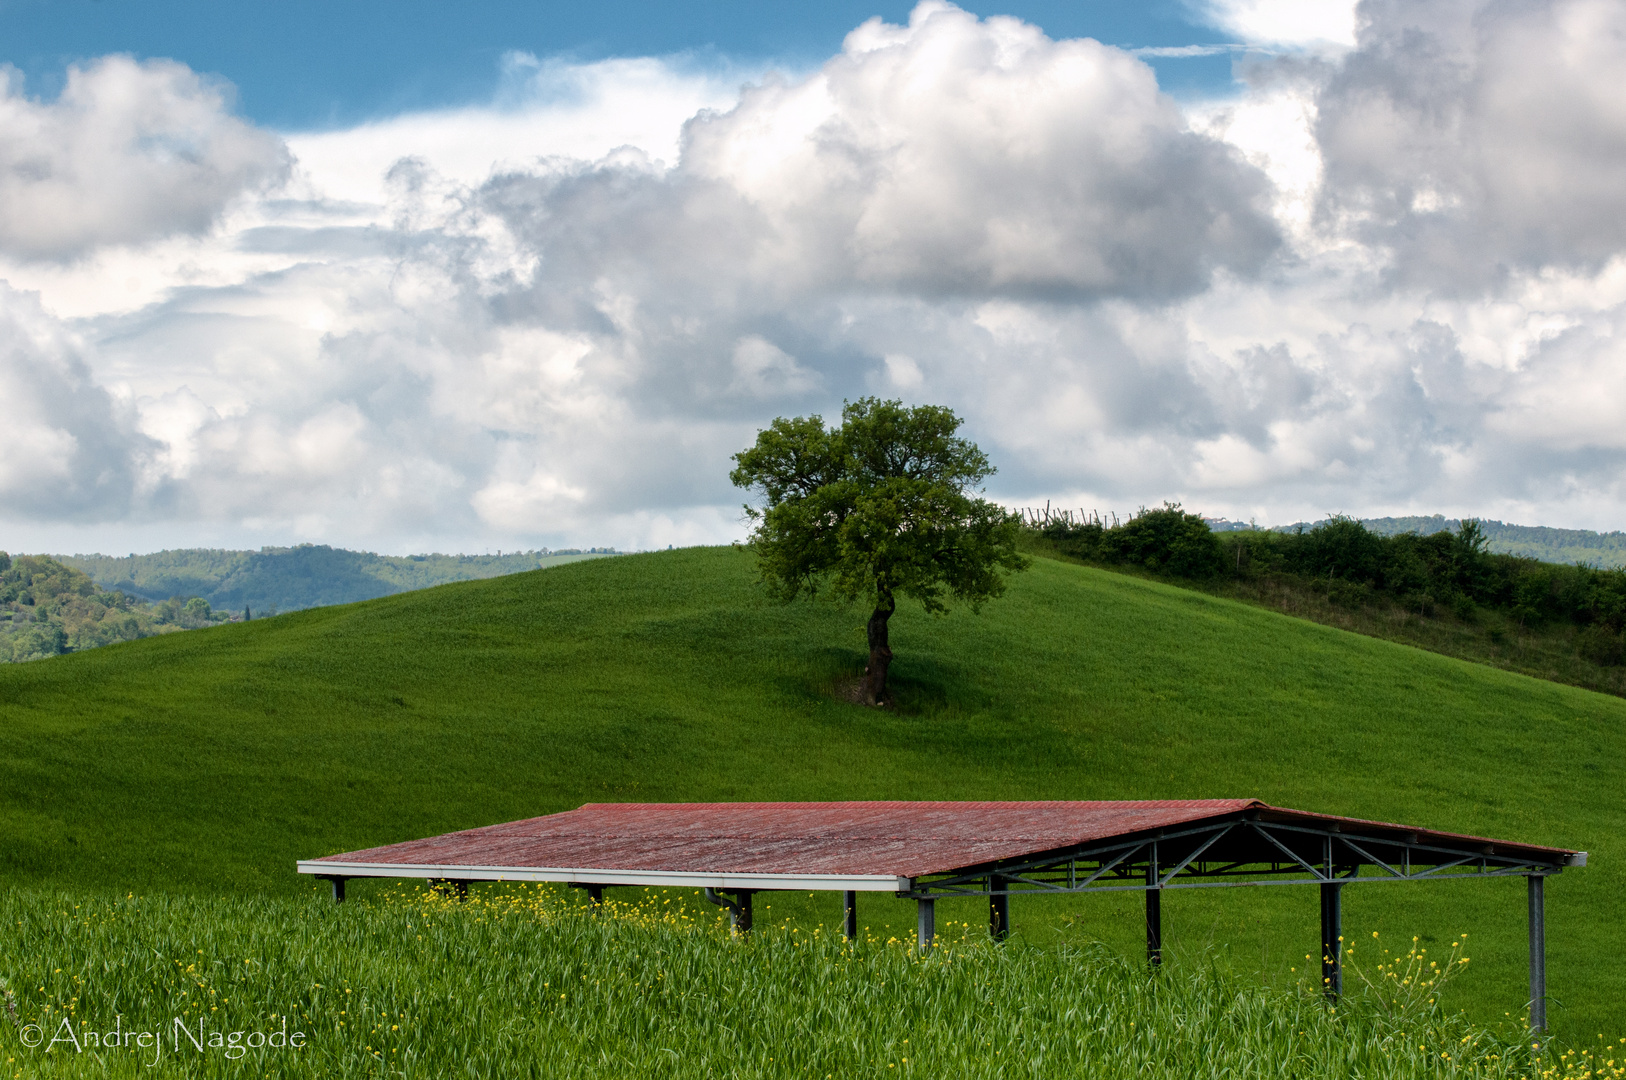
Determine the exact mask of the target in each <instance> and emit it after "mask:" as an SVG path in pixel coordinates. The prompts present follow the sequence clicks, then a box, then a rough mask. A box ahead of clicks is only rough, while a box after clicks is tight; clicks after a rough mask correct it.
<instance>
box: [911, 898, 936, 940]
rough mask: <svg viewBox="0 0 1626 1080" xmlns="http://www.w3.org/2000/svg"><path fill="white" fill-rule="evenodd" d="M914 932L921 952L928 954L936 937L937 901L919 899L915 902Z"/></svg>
mask: <svg viewBox="0 0 1626 1080" xmlns="http://www.w3.org/2000/svg"><path fill="white" fill-rule="evenodd" d="M915 930H916V938H917V940H918V941H919V942H920V949H921V951H922V952H930V951H931V948H932V941H933V940H934V939H936V937H937V901H936V900H933V899H931V898H930V897H924V896H923V897H921V898H920V899H919V900H916V901H915Z"/></svg>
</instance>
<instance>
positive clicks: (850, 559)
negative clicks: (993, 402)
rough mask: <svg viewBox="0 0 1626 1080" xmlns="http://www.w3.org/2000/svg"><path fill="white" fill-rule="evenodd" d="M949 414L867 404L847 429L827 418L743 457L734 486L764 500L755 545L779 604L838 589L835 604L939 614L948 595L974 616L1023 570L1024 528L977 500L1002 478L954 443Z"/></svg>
mask: <svg viewBox="0 0 1626 1080" xmlns="http://www.w3.org/2000/svg"><path fill="white" fill-rule="evenodd" d="M960 423H961V421H960V419H959V418H958V417H957V416H955V415H954V413H953V412H952V411H951V410H949V409H945V408H941V407H938V406H934V405H921V406H917V407H915V408H905V407H904V406H903V404H902V403H901V402H897V401H880V400H877V399H875V398H862V399H860V400H858V401H854V402H849V403H848V404H847V405H846V407H845V408H844V409H843V410H842V423H841V426H840V427H838V428H832V429H829V430H826V428H825V426H824V420H823V418H822V417H818V416H808V417H797V418H795V419H793V420H786V419H784V418H780V419H778V420H775V421H774V422H773V424H772V425H771V426H769V427H768V428H767V429H766V430H765V431H762V432H760V433H759V434H758V436H757V441H756V445H754V446H753V447H751V448H750V449H749V450H744V451H741V452H740V453H738V454H736V455H734V460H735V462H736V465H737V467H736V468H735V469H734V471H733V472H732V473H731V474H730V479H732V480H733V482H734V484H735V486H737V487H742V488H751V489H755V490H757V491H759V492H760V493H761V494H762V496H763V498H764V499H765V501H766V506H765V507H763V508H762V509H758V508H755V507H751V506H747V507H746V513H747V514H749V515H750V517H751V519H752V520H754V521H756V522H757V527H756V530H755V531H754V532H753V533H752V536H751V542H752V545H753V547H754V548H755V549H756V552H757V558H758V567H759V569H760V571H761V575H762V580H763V581H764V582H765V583H766V584H767V585H768V587H769V589H770V591H771V592H772V593H773V595H775V596H776V597H778V598H780V599H783V600H791V599H794V598H795V597H796V596H797V595H799V594H800V593H802V592H804V591H805V592H807V593H809V594H813V593H816V592H818V591H819V590H820V588H821V587H828V589H829V591H830V592H832V593H833V594H834V595H835V596H837V597H839V598H841V599H846V600H860V601H863V602H865V603H867V604H868V605H870V606H872V607H876V608H880V609H890V608H891V606H892V604H893V603H894V598H896V597H909V598H910V599H913V600H917V601H919V602H920V603H921V605H922V606H923V607H924V608H925V609H926V610H927V611H930V612H934V613H941V612H943V611H945V610H946V609H947V605H946V603H945V595H947V596H949V597H952V598H953V599H956V600H960V601H964V602H968V603H970V604H971V605H972V607H973V608H975V607H977V606H979V605H980V604H981V603H982V602H983V601H985V600H989V599H991V598H993V597H996V596H999V595H1000V594H1001V593H1002V592H1004V590H1005V580H1004V577H1003V575H1002V574H1001V573H1000V571H1001V570H1004V571H1007V572H1009V571H1015V570H1020V569H1022V568H1023V567H1024V566H1025V560H1024V559H1023V558H1022V556H1020V555H1019V554H1017V551H1016V538H1017V535H1018V532H1019V525H1018V523H1017V521H1016V518H1015V517H1014V516H1013V515H1011V514H1009V513H1008V512H1006V511H1005V510H1003V509H1002V508H1000V507H998V506H996V505H994V504H993V503H990V502H988V501H987V500H985V499H978V498H973V497H972V496H971V495H969V494H968V492H969V491H971V490H974V489H976V488H977V486H978V485H979V484H981V483H982V481H983V480H985V479H986V478H987V477H989V476H991V475H993V472H994V468H993V466H992V465H990V464H989V463H988V458H987V456H986V455H985V454H983V452H982V451H981V450H978V449H977V447H976V446H975V445H974V444H973V443H971V442H969V441H967V440H966V439H963V438H960V437H959V436H957V435H956V434H955V432H957V431H958V430H959V428H960Z"/></svg>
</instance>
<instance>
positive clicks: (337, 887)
mask: <svg viewBox="0 0 1626 1080" xmlns="http://www.w3.org/2000/svg"><path fill="white" fill-rule="evenodd" d="M328 881H329V882H330V883H331V884H332V885H333V902H334V903H335V904H342V903H344V878H342V877H332V878H328Z"/></svg>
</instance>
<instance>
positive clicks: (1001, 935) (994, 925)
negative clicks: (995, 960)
mask: <svg viewBox="0 0 1626 1080" xmlns="http://www.w3.org/2000/svg"><path fill="white" fill-rule="evenodd" d="M1007 888H1009V883H1008V882H1007V881H1006V880H1005V879H1004V878H1002V877H1000V876H999V875H998V874H994V875H993V876H991V877H990V878H989V879H988V933H989V934H990V935H992V936H993V939H994V940H995V941H1004V940H1005V939H1006V938H1008V937H1010V936H1011V894H1010V893H1009V892H1002V891H1001V890H1003V889H1007Z"/></svg>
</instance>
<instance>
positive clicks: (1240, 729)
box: [0, 549, 1626, 1038]
mask: <svg viewBox="0 0 1626 1080" xmlns="http://www.w3.org/2000/svg"><path fill="white" fill-rule="evenodd" d="M752 578H753V575H752V561H751V557H750V556H749V555H748V554H747V553H745V552H743V551H739V550H731V549H697V550H687V551H679V552H664V553H658V554H651V555H637V556H627V557H623V558H617V559H603V560H597V561H593V562H590V563H584V564H581V565H574V566H566V567H559V568H556V569H552V570H549V571H548V572H546V573H529V574H519V575H514V576H511V577H505V578H498V579H493V580H487V581H478V582H468V583H463V584H457V585H448V586H444V587H441V588H437V589H432V590H428V591H424V592H417V593H411V594H407V595H403V596H395V597H389V598H386V599H382V600H375V601H370V602H367V603H361V604H354V605H350V606H346V607H336V608H320V609H314V610H310V611H303V612H298V613H295V614H290V615H284V616H279V617H277V618H274V619H266V620H262V621H255V622H250V623H240V624H232V625H228V626H222V627H218V628H214V629H208V630H201V631H195V632H192V633H188V634H181V635H173V636H170V637H167V638H162V639H149V640H144V641H136V642H131V643H128V644H122V645H114V646H110V647H107V648H103V649H98V650H96V651H94V652H90V653H84V654H76V655H72V656H66V657H61V658H56V659H51V660H47V661H44V662H40V663H35V664H29V665H14V666H8V667H5V668H0V873H3V875H4V878H5V880H7V881H9V882H13V883H18V884H22V885H25V886H33V887H45V888H51V887H71V888H77V889H90V890H97V889H101V890H108V891H111V890H118V891H119V892H120V893H123V892H125V891H132V890H133V891H135V892H137V893H140V892H143V891H146V892H152V891H162V890H176V891H190V892H205V893H206V892H244V891H248V892H265V893H283V894H298V893H302V892H306V891H308V890H309V889H310V888H311V885H310V883H309V882H307V881H305V880H302V879H299V878H297V877H296V876H295V875H294V874H293V872H292V870H293V862H294V860H295V859H296V858H299V857H308V856H313V855H320V854H327V853H331V852H336V851H342V850H348V849H354V848H359V847H364V846H368V845H373V844H382V843H388V842H393V841H397V840H404V839H408V838H411V837H417V836H423V835H428V834H433V833H438V832H442V831H446V830H450V829H457V828H465V827H469V826H474V825H481V824H487V823H491V822H495V821H502V820H508V819H512V818H518V817H524V816H529V815H535V814H542V813H549V812H553V811H557V810H563V809H567V808H570V807H574V806H576V805H579V804H580V803H582V802H585V801H593V800H598V801H603V800H701V799H705V800H729V799H866V798H906V799H907V798H930V799H1047V798H1055V799H1070V798H1083V799H1097V798H1186V797H1190V798H1195V797H1223V796H1255V797H1259V798H1263V799H1267V800H1270V801H1272V802H1276V803H1280V804H1284V805H1288V806H1295V807H1301V808H1305V809H1311V810H1324V811H1330V812H1336V813H1342V814H1351V815H1356V816H1363V817H1375V818H1382V819H1391V820H1402V821H1408V822H1415V823H1417V824H1423V825H1430V826H1435V827H1439V828H1446V829H1460V830H1464V831H1472V832H1477V833H1482V834H1488V835H1492V836H1499V837H1506V838H1509V839H1521V840H1528V841H1533V842H1539V843H1552V844H1560V845H1564V846H1574V847H1580V848H1585V849H1588V850H1590V851H1591V852H1592V853H1593V865H1592V866H1590V867H1588V868H1586V869H1584V870H1578V871H1569V872H1566V873H1565V874H1563V875H1561V876H1560V877H1559V878H1557V879H1555V880H1554V881H1553V882H1551V883H1550V885H1549V891H1548V898H1549V899H1548V906H1549V914H1548V920H1549V942H1550V948H1549V960H1548V965H1549V979H1550V985H1551V988H1552V992H1553V994H1554V995H1555V996H1556V998H1557V999H1558V1002H1559V1003H1558V1004H1557V1005H1555V1006H1554V1007H1553V1009H1552V1016H1553V1022H1554V1024H1555V1027H1556V1028H1557V1029H1558V1030H1560V1031H1561V1032H1568V1033H1570V1034H1578V1033H1583V1032H1584V1033H1586V1037H1588V1038H1591V1036H1592V1033H1594V1032H1605V1033H1607V1034H1609V1036H1610V1037H1611V1038H1613V1037H1614V1036H1615V1035H1618V1034H1621V1032H1619V1031H1616V1030H1614V1029H1616V1028H1619V1027H1621V1026H1622V1014H1621V1007H1620V1005H1619V1000H1620V999H1619V993H1618V985H1619V975H1618V968H1617V965H1616V964H1615V962H1614V960H1613V957H1615V956H1616V955H1618V953H1619V952H1620V950H1621V947H1622V946H1623V945H1626V919H1623V916H1626V843H1623V842H1622V839H1621V836H1622V829H1621V826H1622V812H1621V811H1622V805H1621V803H1622V796H1621V792H1622V791H1623V790H1626V775H1623V773H1626V753H1623V751H1626V724H1623V721H1626V701H1622V700H1620V699H1617V698H1612V697H1606V696H1603V695H1598V694H1593V693H1589V692H1586V691H1582V690H1578V689H1575V688H1572V687H1567V686H1562V685H1557V684H1553V683H1547V682H1541V681H1537V680H1534V679H1529V678H1526V677H1522V676H1518V675H1514V674H1510V673H1507V672H1502V671H1497V670H1494V669H1490V668H1486V667H1480V666H1476V665H1472V664H1468V663H1464V662H1461V661H1457V660H1453V659H1450V658H1447V657H1442V656H1438V655H1434V654H1430V653H1426V652H1422V651H1419V650H1415V649H1411V648H1408V647H1405V646H1400V645H1396V644H1393V643H1390V642H1385V641H1381V640H1375V639H1372V638H1366V637H1360V636H1356V635H1353V634H1349V633H1345V632H1341V631H1338V630H1334V629H1330V628H1327V627H1322V626H1317V625H1313V624H1309V623H1305V622H1302V621H1299V620H1295V619H1290V618H1286V617H1283V616H1281V615H1277V614H1274V613H1271V612H1268V611H1263V610H1260V609H1257V608H1253V607H1247V606H1244V605H1241V604H1237V603H1234V602H1230V601H1226V600H1223V599H1218V598H1214V597H1209V596H1204V595H1200V594H1196V593H1192V592H1187V591H1183V590H1180V589H1177V588H1173V587H1170V586H1166V585H1161V584H1158V583H1155V582H1148V581H1144V580H1139V579H1135V578H1130V577H1124V576H1119V575H1115V574H1111V573H1107V572H1104V571H1099V570H1094V569H1090V568H1087V567H1080V566H1072V565H1064V564H1062V563H1058V562H1054V561H1050V560H1043V559H1041V560H1037V561H1036V563H1035V566H1034V568H1033V570H1032V571H1031V572H1029V573H1028V574H1026V575H1022V576H1020V577H1018V578H1017V579H1015V580H1014V581H1013V583H1012V588H1011V591H1010V594H1009V595H1008V596H1007V597H1006V598H1005V599H1003V600H1001V601H999V602H997V603H995V604H993V605H991V606H990V607H989V608H988V609H987V610H986V611H985V612H984V614H983V615H981V616H973V615H970V614H968V613H962V614H956V615H953V616H951V617H949V618H946V619H940V620H934V619H931V618H929V617H927V616H925V615H923V614H921V613H920V612H919V611H918V609H910V608H904V609H902V610H900V612H899V615H898V617H896V618H895V619H894V620H893V646H894V648H895V650H896V652H897V660H896V662H895V664H894V667H893V672H894V675H895V679H896V681H895V689H896V691H897V693H898V696H899V699H900V703H901V706H902V707H901V708H900V709H899V710H898V711H896V712H892V713H883V712H876V711H872V710H866V709H862V708H859V707H856V706H852V705H848V704H845V703H843V702H842V701H841V700H839V696H838V695H837V694H836V693H835V689H836V687H837V686H838V684H839V683H840V682H841V681H842V680H843V679H845V678H848V677H850V676H851V675H852V674H853V673H854V672H856V670H857V668H858V666H859V665H860V664H861V662H862V651H861V650H862V646H863V630H862V614H861V613H858V612H855V611H851V610H844V609H840V608H833V607H825V606H812V605H801V606H794V607H788V608H787V607H781V606H777V605H773V604H770V603H768V602H766V601H765V600H764V599H763V598H762V597H761V596H760V594H759V592H758V591H757V590H756V588H755V587H754V586H753V584H752ZM367 888H368V887H367V886H360V887H356V888H355V890H354V891H355V893H356V894H357V895H360V896H365V895H366V890H367ZM764 900H765V901H768V900H771V904H772V906H771V908H770V909H769V912H770V917H771V918H773V919H776V920H777V919H778V918H780V917H782V916H783V917H791V918H795V919H805V920H809V921H812V922H817V921H827V922H833V921H834V919H835V917H836V911H837V903H838V901H837V900H836V899H834V898H831V897H824V896H821V897H819V898H817V899H813V900H810V899H808V898H807V897H806V896H805V895H798V896H789V895H783V896H780V897H777V898H769V897H765V898H764ZM955 903H961V904H963V905H964V906H963V910H962V909H961V908H960V907H956V906H955ZM955 903H951V902H944V904H943V909H944V910H943V913H942V914H941V915H940V918H948V919H958V918H965V919H968V920H976V919H982V918H985V917H986V914H985V911H980V910H979V909H978V908H977V906H976V905H975V904H974V903H973V902H970V901H966V902H955ZM869 904H870V906H869V907H867V908H866V909H865V911H864V922H865V923H866V924H870V923H874V924H875V925H877V927H880V926H882V925H886V924H888V923H890V924H891V925H893V926H895V927H897V928H899V929H901V928H902V927H904V926H906V925H912V912H911V910H910V908H909V907H908V906H906V905H904V904H903V903H901V902H896V901H891V900H876V901H873V902H869ZM826 909H828V910H826ZM1014 909H1015V910H1013V920H1014V922H1015V923H1016V927H1017V930H1018V932H1019V933H1020V934H1022V935H1023V936H1025V937H1027V938H1028V939H1030V940H1032V941H1036V942H1039V943H1044V942H1047V941H1055V940H1059V939H1060V938H1062V937H1065V938H1069V939H1073V940H1076V939H1078V938H1080V937H1093V938H1099V939H1101V940H1103V941H1105V942H1107V943H1108V944H1109V945H1111V946H1113V947H1115V948H1118V949H1121V950H1122V951H1124V952H1126V953H1131V954H1133V953H1134V952H1135V951H1136V950H1137V949H1138V947H1139V946H1138V940H1139V939H1138V935H1139V934H1140V932H1141V931H1140V924H1139V922H1138V919H1139V908H1138V896H1113V897H1100V896H1097V897H1084V898H1062V899H1047V900H1043V901H1041V900H1026V901H1021V902H1018V903H1017V904H1016V905H1014ZM1316 910H1317V899H1316V895H1315V890H1313V889H1306V888H1297V889H1237V890H1199V891H1194V892H1185V893H1178V894H1171V896H1170V897H1169V898H1168V899H1167V900H1166V901H1165V904H1164V913H1165V924H1166V934H1167V937H1168V940H1169V942H1170V944H1171V946H1172V947H1173V949H1174V951H1175V954H1176V959H1177V960H1178V959H1179V958H1181V957H1182V956H1183V957H1185V958H1186V959H1188V960H1189V958H1190V957H1192V956H1193V955H1197V954H1201V953H1203V952H1204V951H1205V950H1210V949H1212V950H1213V952H1214V954H1215V956H1216V957H1218V958H1219V959H1220V960H1221V961H1222V962H1224V963H1226V964H1230V965H1233V966H1236V967H1239V968H1242V969H1244V970H1247V971H1249V972H1263V973H1264V976H1265V977H1266V978H1267V979H1270V980H1278V981H1280V980H1291V979H1300V978H1304V977H1305V969H1306V967H1307V965H1306V964H1305V962H1304V960H1303V959H1301V958H1302V957H1303V955H1304V954H1305V953H1306V952H1308V951H1310V949H1311V948H1312V947H1313V944H1314V942H1315V940H1316V933H1317V923H1316ZM1346 924H1347V932H1348V933H1350V934H1351V935H1359V936H1362V937H1365V936H1369V933H1370V931H1373V930H1380V931H1382V932H1383V934H1384V939H1385V940H1390V939H1393V938H1395V937H1403V938H1404V939H1406V940H1409V939H1410V937H1411V935H1413V934H1417V935H1419V936H1421V937H1422V938H1423V939H1424V941H1425V942H1427V941H1430V940H1433V939H1435V938H1438V939H1441V940H1442V941H1443V940H1444V939H1446V938H1449V937H1455V935H1456V934H1458V933H1461V932H1468V933H1470V934H1471V938H1470V954H1471V955H1472V956H1473V957H1474V963H1473V965H1472V966H1471V968H1470V969H1469V973H1468V974H1467V975H1466V976H1465V977H1464V978H1463V979H1462V981H1461V983H1460V984H1459V986H1458V987H1457V989H1456V993H1457V995H1458V1000H1460V1002H1461V1003H1462V1004H1465V1005H1466V1006H1468V1007H1469V1008H1470V1009H1471V1010H1472V1011H1473V1012H1474V1013H1475V1014H1476V1015H1479V1016H1482V1017H1486V1018H1491V1019H1500V1018H1501V1017H1502V1015H1503V1014H1504V1012H1511V1013H1513V1014H1514V1015H1517V1013H1518V1010H1519V1009H1520V1007H1521V1005H1522V1003H1523V998H1524V991H1523V987H1524V963H1525V953H1524V944H1523V934H1524V911H1523V882H1521V881H1518V880H1516V879H1514V880H1507V881H1493V882H1451V883H1445V882H1442V883H1439V884H1432V885H1417V886H1400V887H1397V888H1390V889H1379V888H1375V887H1373V888H1364V887H1363V888H1361V889H1351V890H1350V891H1349V894H1347V895H1346ZM1292 968H1296V969H1297V971H1291V970H1290V969H1292Z"/></svg>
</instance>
